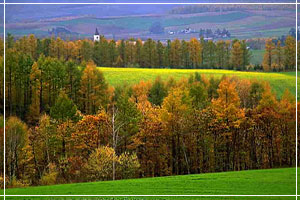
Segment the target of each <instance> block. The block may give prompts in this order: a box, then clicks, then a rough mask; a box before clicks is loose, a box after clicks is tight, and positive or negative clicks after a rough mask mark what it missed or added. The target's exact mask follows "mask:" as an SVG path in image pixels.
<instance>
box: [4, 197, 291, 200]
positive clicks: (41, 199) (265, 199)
mask: <svg viewBox="0 0 300 200" xmlns="http://www.w3.org/2000/svg"><path fill="white" fill-rule="evenodd" d="M0 199H1V198H0ZM6 199H7V200H15V199H18V200H148V199H151V200H169V199H172V200H173V199H175V200H296V197H293V196H279V197H278V196H275V197H269V196H268V197H265V196H264V197H255V196H254V197H251V196H250V197H249V196H242V197H240V196H235V197H226V196H225V197H222V196H217V197H216V196H214V197H209V196H208V197H207V196H198V197H193V196H189V197H187V196H155V197H148V196H147V197H146V196H129V197H128V196H121V197H120V196H111V197H108V196H105V197H103V196H102V197H101V196H98V197H8V196H6Z"/></svg>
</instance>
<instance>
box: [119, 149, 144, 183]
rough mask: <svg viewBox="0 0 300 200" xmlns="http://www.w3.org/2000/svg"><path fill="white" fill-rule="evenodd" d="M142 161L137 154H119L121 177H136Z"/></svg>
mask: <svg viewBox="0 0 300 200" xmlns="http://www.w3.org/2000/svg"><path fill="white" fill-rule="evenodd" d="M139 168H140V163H139V161H138V157H137V156H136V154H135V153H134V154H131V155H130V154H129V153H128V152H124V153H122V154H121V155H120V156H119V163H118V174H119V175H120V178H121V179H128V178H135V177H136V176H137V174H138V171H139Z"/></svg>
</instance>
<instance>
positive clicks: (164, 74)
mask: <svg viewBox="0 0 300 200" xmlns="http://www.w3.org/2000/svg"><path fill="white" fill-rule="evenodd" d="M99 69H100V70H101V71H102V72H103V74H104V77H105V78H106V80H107V82H108V83H109V84H110V85H113V86H117V85H121V84H124V83H128V84H135V83H139V82H140V81H141V80H144V81H148V80H150V81H153V80H155V78H156V77H157V76H160V77H161V78H162V79H163V80H167V79H168V78H169V77H173V78H175V79H177V80H179V79H181V78H182V77H186V78H187V77H189V76H190V74H192V73H195V72H198V73H200V74H204V75H206V76H207V77H210V76H215V77H221V76H223V75H226V76H237V77H240V78H246V79H257V80H264V81H268V82H269V83H270V85H271V87H272V89H273V91H274V92H275V93H276V95H277V97H281V95H282V94H283V92H284V91H285V89H288V90H289V91H290V92H291V93H292V94H294V95H296V72H280V73H275V72H241V71H234V70H221V69H145V68H110V67H99ZM298 82H299V81H298Z"/></svg>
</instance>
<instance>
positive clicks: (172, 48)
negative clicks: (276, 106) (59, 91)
mask: <svg viewBox="0 0 300 200" xmlns="http://www.w3.org/2000/svg"><path fill="white" fill-rule="evenodd" d="M7 40H8V48H9V49H10V50H11V51H13V50H14V51H15V52H18V53H21V54H22V55H23V54H24V55H29V56H30V57H31V58H32V60H33V61H36V60H37V59H38V58H39V57H40V56H41V55H45V56H46V57H48V56H50V57H52V58H57V59H61V60H64V61H68V60H73V61H74V62H76V63H81V62H88V61H89V60H93V61H94V63H95V64H96V65H97V66H108V67H147V68H187V69H188V68H193V69H199V68H208V69H209V68H216V69H236V70H265V71H271V70H276V71H283V70H293V69H295V66H296V64H295V58H296V55H295V53H296V50H295V47H296V41H295V39H294V38H293V37H291V36H288V37H287V38H286V42H285V46H282V45H281V43H280V42H278V43H277V46H276V49H275V45H274V44H273V43H272V41H271V40H268V41H267V42H266V55H265V57H268V59H267V58H266V59H265V60H264V62H263V63H262V66H263V67H261V66H253V65H251V63H250V58H251V52H250V49H249V47H248V46H247V43H246V42H245V41H244V40H243V41H239V40H233V41H229V40H228V41H223V40H219V41H217V42H213V41H205V40H204V39H203V38H202V39H201V40H200V41H199V40H197V39H196V38H192V39H191V40H190V41H185V40H178V39H175V40H173V41H170V40H169V41H167V43H166V44H163V43H162V42H160V41H154V40H152V39H148V40H146V41H145V42H143V41H141V40H140V39H138V40H134V39H130V40H126V41H125V40H121V41H117V42H116V41H114V40H106V39H105V38H104V37H101V39H100V42H95V43H94V42H92V41H91V40H76V41H63V40H61V39H60V38H56V39H54V38H51V39H49V38H46V39H42V40H41V39H37V38H35V36H34V35H30V36H28V37H23V38H20V39H19V40H17V41H14V38H13V37H12V36H11V35H9V36H8V39H7ZM272 57H276V59H272ZM272 60H273V61H274V62H275V60H276V64H278V66H273V67H272V64H273V61H272Z"/></svg>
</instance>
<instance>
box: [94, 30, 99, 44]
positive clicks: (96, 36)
mask: <svg viewBox="0 0 300 200" xmlns="http://www.w3.org/2000/svg"><path fill="white" fill-rule="evenodd" d="M99 41H100V34H99V32H98V29H97V28H96V32H95V34H94V42H99Z"/></svg>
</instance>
